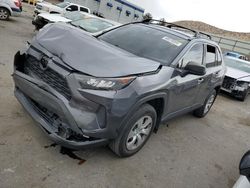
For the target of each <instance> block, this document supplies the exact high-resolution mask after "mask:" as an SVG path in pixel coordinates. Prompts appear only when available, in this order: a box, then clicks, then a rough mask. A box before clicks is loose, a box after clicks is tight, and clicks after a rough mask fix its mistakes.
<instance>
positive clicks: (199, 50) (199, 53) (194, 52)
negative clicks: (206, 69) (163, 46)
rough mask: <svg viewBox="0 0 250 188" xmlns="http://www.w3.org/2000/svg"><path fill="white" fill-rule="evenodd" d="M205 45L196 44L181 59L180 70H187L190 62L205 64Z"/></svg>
mask: <svg viewBox="0 0 250 188" xmlns="http://www.w3.org/2000/svg"><path fill="white" fill-rule="evenodd" d="M203 48H204V47H203V44H195V45H194V46H193V47H192V48H191V49H190V50H189V51H188V52H187V53H186V54H185V55H184V57H183V58H182V59H181V61H180V62H179V65H178V67H179V68H182V69H183V68H185V66H186V65H187V64H188V62H190V61H193V62H196V63H199V64H201V65H202V64H203V53H204V52H203Z"/></svg>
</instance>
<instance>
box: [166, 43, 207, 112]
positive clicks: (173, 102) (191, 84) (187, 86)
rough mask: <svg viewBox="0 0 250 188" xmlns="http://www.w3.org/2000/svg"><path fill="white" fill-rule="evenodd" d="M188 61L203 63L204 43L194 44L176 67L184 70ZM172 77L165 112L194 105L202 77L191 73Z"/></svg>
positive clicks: (176, 110) (179, 110)
mask: <svg viewBox="0 0 250 188" xmlns="http://www.w3.org/2000/svg"><path fill="white" fill-rule="evenodd" d="M190 61H192V62H196V63H199V64H200V65H202V64H203V61H204V45H203V44H202V43H196V44H194V45H193V46H192V47H191V48H190V50H189V51H188V52H187V53H186V54H185V55H184V56H183V58H182V59H181V60H180V61H179V64H178V66H177V68H178V69H183V70H184V69H185V66H186V65H187V63H188V62H190ZM174 79H175V81H176V84H174V85H173V86H172V87H171V88H169V93H168V101H167V106H166V108H167V111H166V114H171V113H178V112H181V111H183V110H185V109H187V110H188V109H189V108H191V107H193V106H195V105H196V103H197V97H198V93H199V90H200V85H201V84H203V77H202V76H197V75H193V74H188V75H186V76H184V77H181V76H180V75H178V76H176V77H175V78H174Z"/></svg>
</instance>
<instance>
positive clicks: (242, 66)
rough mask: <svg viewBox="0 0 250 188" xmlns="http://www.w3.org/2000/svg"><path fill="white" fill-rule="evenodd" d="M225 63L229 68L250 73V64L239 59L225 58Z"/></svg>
mask: <svg viewBox="0 0 250 188" xmlns="http://www.w3.org/2000/svg"><path fill="white" fill-rule="evenodd" d="M225 63H226V65H227V66H229V67H232V68H234V69H238V70H241V71H244V72H247V73H250V62H249V63H247V62H243V61H241V60H237V59H231V58H225Z"/></svg>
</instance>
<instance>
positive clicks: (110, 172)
mask: <svg viewBox="0 0 250 188" xmlns="http://www.w3.org/2000/svg"><path fill="white" fill-rule="evenodd" d="M32 9H33V7H32V6H27V5H24V11H23V13H22V16H21V17H15V18H14V17H13V18H11V20H10V21H8V22H6V21H0V44H1V45H0V187H1V188H9V187H10V188H12V187H24V188H28V187H72V188H74V187H157V188H158V187H177V188H179V187H180V188H182V187H192V188H195V187H197V188H199V187H202V188H213V187H214V188H218V187H219V188H224V187H232V185H233V184H234V182H235V181H236V180H237V178H238V176H239V172H238V163H239V161H240V158H241V157H242V155H243V153H244V152H245V151H247V150H248V149H250V147H249V143H250V137H249V135H250V97H249V98H248V99H247V100H246V101H245V102H244V103H243V102H239V101H237V100H235V99H233V98H230V97H228V96H227V95H225V94H223V95H220V96H219V97H218V98H217V101H216V102H215V105H214V107H213V108H212V110H211V112H210V113H209V114H208V116H206V117H205V118H203V119H197V118H195V117H193V116H192V115H190V114H187V115H185V116H182V117H180V118H177V119H174V120H172V121H170V122H169V125H168V126H167V125H166V124H165V125H162V126H161V128H160V130H159V132H158V133H157V134H153V135H152V137H151V138H150V140H149V141H148V143H147V144H146V145H145V147H144V148H143V149H142V150H141V151H140V152H139V153H138V154H136V155H135V156H133V157H130V158H126V159H120V158H117V157H116V156H115V155H114V154H113V153H112V152H111V151H110V150H109V149H108V148H107V147H102V148H96V149H90V150H84V151H76V152H74V154H76V155H77V156H78V157H79V158H81V160H79V159H73V158H72V157H76V156H71V157H70V156H69V155H70V154H72V153H68V155H67V152H66V153H65V152H60V151H61V148H60V147H59V146H54V145H52V146H50V145H51V144H52V142H51V141H50V140H49V139H48V138H47V137H46V136H45V135H44V133H43V132H42V131H41V130H40V129H39V128H38V127H37V126H36V125H35V122H34V121H33V120H32V119H31V118H30V117H29V116H28V114H27V113H26V112H25V111H24V110H23V108H22V107H21V105H20V104H19V103H18V102H17V100H16V99H15V98H14V96H13V81H12V78H11V73H12V63H13V56H14V54H15V53H16V52H17V51H18V50H19V49H21V48H23V47H24V46H25V42H26V41H27V40H28V41H30V40H31V38H32V36H34V35H35V33H34V31H33V29H34V27H33V26H32V24H31V20H32ZM63 154H64V155H63Z"/></svg>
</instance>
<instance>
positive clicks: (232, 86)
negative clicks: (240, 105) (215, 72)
mask: <svg viewBox="0 0 250 188" xmlns="http://www.w3.org/2000/svg"><path fill="white" fill-rule="evenodd" d="M249 88H250V82H247V81H244V80H242V79H236V78H232V77H229V76H225V78H224V81H223V84H222V87H221V90H223V91H226V92H227V93H230V94H231V95H233V96H234V97H236V98H241V97H242V96H244V95H245V93H246V92H248V89H249Z"/></svg>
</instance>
